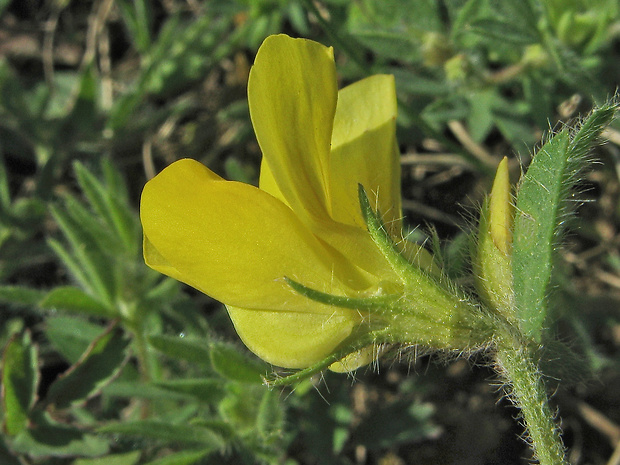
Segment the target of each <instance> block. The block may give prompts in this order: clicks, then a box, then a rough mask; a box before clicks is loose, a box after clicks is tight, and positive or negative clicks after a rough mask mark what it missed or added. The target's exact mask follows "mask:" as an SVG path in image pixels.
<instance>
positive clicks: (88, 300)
mask: <svg viewBox="0 0 620 465" xmlns="http://www.w3.org/2000/svg"><path fill="white" fill-rule="evenodd" d="M39 305H40V306H41V307H42V308H46V309H54V310H67V311H70V312H75V313H79V314H82V315H90V316H100V317H104V318H110V317H114V316H115V315H114V314H113V310H112V309H110V308H108V307H107V306H106V305H104V304H103V303H101V302H100V301H99V300H97V299H95V298H94V297H91V296H90V295H88V294H87V293H86V292H84V291H83V290H81V289H80V288H78V287H73V286H61V287H57V288H55V289H53V290H51V291H50V292H49V293H48V294H47V295H46V296H45V298H44V299H42V300H41V302H40V304H39Z"/></svg>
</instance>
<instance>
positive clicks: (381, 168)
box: [329, 75, 402, 234]
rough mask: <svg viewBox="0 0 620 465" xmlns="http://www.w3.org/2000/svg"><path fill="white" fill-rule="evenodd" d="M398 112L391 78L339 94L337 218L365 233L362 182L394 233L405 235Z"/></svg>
mask: <svg viewBox="0 0 620 465" xmlns="http://www.w3.org/2000/svg"><path fill="white" fill-rule="evenodd" d="M396 112H397V104H396V90H395V87H394V77H393V76H390V75H376V76H371V77H368V78H366V79H363V80H361V81H359V82H356V83H355V84H351V85H350V86H348V87H345V88H344V89H342V90H341V91H340V93H339V94H338V106H337V108H336V115H335V119H334V128H333V134H332V150H331V156H330V164H329V167H330V171H329V202H330V211H331V216H332V218H334V220H336V221H339V222H342V223H346V224H351V225H357V226H359V227H361V228H364V229H365V227H366V226H365V224H364V220H363V218H362V214H361V210H360V206H359V200H358V184H362V185H363V186H364V188H365V189H366V191H367V192H368V193H369V196H371V201H374V203H375V204H374V205H373V207H374V208H375V209H378V210H379V212H380V213H381V215H382V216H383V219H384V222H385V224H386V225H387V226H388V227H389V228H390V230H391V232H392V231H393V232H394V233H396V234H400V226H401V217H402V211H401V200H400V199H401V192H400V162H399V156H398V146H397V143H396ZM371 193H372V195H371Z"/></svg>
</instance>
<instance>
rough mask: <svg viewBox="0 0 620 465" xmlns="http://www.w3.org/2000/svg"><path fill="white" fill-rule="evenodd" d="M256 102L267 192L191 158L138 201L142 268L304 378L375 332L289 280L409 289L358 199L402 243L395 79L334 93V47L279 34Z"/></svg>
mask: <svg viewBox="0 0 620 465" xmlns="http://www.w3.org/2000/svg"><path fill="white" fill-rule="evenodd" d="M248 98H249V107H250V115H251V118H252V123H253V125H254V130H255V132H256V137H257V139H258V142H259V145H260V147H261V150H262V153H263V160H262V166H261V174H260V183H259V186H260V188H256V187H253V186H250V185H247V184H243V183H238V182H231V181H225V180H223V179H222V178H220V177H219V176H217V175H216V174H214V173H213V172H212V171H210V170H209V169H208V168H206V167H205V166H203V165H201V164H200V163H198V162H196V161H193V160H189V159H184V160H180V161H177V162H175V163H173V164H172V165H170V166H169V167H167V168H166V169H165V170H163V171H162V172H161V173H160V174H159V175H158V176H156V177H155V178H154V179H152V180H151V181H149V182H148V183H147V184H146V186H145V188H144V191H143V193H142V200H141V220H142V225H143V228H144V257H145V261H146V263H147V264H148V265H149V266H150V267H152V268H154V269H156V270H158V271H160V272H162V273H164V274H166V275H168V276H171V277H173V278H176V279H178V280H180V281H183V282H185V283H187V284H189V285H190V286H193V287H195V288H196V289H198V290H200V291H202V292H204V293H206V294H208V295H210V296H212V297H213V298H215V299H217V300H219V301H221V302H223V303H224V304H226V307H227V309H228V312H229V314H230V317H231V319H232V321H233V324H234V326H235V328H236V330H237V332H238V334H239V336H240V337H241V339H242V340H243V341H244V343H245V344H246V345H247V346H248V348H249V349H250V350H252V351H253V352H255V353H256V354H257V355H258V356H259V357H261V358H263V359H264V360H266V361H268V362H270V363H273V364H275V365H279V366H284V367H288V368H304V367H308V366H310V365H313V364H315V363H317V362H319V361H321V360H323V359H324V358H325V357H326V356H328V355H329V354H331V353H333V352H334V350H336V349H337V348H338V346H339V345H341V344H342V343H343V341H345V340H346V339H347V338H348V337H349V336H350V335H351V334H352V332H354V331H358V330H359V328H360V327H362V325H367V326H368V328H371V327H372V325H373V321H371V320H369V315H368V313H366V314H364V313H363V312H361V311H358V310H356V309H349V308H342V307H334V306H331V305H327V304H324V303H320V302H317V301H314V300H311V299H309V298H307V297H305V296H303V295H301V294H299V293H296V292H294V291H293V290H292V288H291V286H290V285H289V284H288V283H287V281H286V280H285V278H289V279H291V280H294V281H296V282H298V283H301V284H302V285H304V286H307V287H309V288H312V289H315V290H317V291H319V292H324V293H329V294H332V295H339V296H352V297H360V296H370V295H374V294H377V293H380V292H381V289H391V290H393V289H397V290H398V288H399V286H401V285H402V284H401V282H400V280H399V279H398V278H397V276H396V274H395V273H394V271H393V270H392V268H391V267H390V265H389V264H388V262H387V261H386V260H385V258H384V256H383V255H382V254H381V253H380V251H379V250H378V249H377V247H376V245H375V244H374V243H373V241H372V239H371V237H370V236H369V234H368V231H367V228H366V225H365V223H364V218H363V215H362V213H361V209H360V204H359V200H358V185H359V184H361V185H363V186H364V188H365V189H366V191H367V192H369V193H370V194H371V197H372V198H371V201H372V202H373V208H374V209H375V210H378V211H380V212H381V214H382V219H383V221H384V222H385V224H386V225H387V228H388V229H389V232H390V234H391V235H392V236H393V237H394V238H396V239H398V238H399V235H400V230H401V201H400V166H399V160H398V148H397V144H396V139H395V119H396V96H395V89H394V80H393V77H392V76H387V75H378V76H372V77H369V78H366V79H364V80H362V81H359V82H357V83H355V84H353V85H350V86H348V87H345V88H344V89H342V90H341V91H340V92H338V89H337V81H336V70H335V64H334V59H333V52H332V49H331V48H328V47H325V46H323V45H320V44H318V43H316V42H312V41H309V40H304V39H292V38H290V37H287V36H285V35H277V36H271V37H268V38H267V39H266V40H265V42H264V43H263V44H262V46H261V47H260V49H259V51H258V54H257V56H256V60H255V63H254V66H253V67H252V70H251V72H250V78H249V83H248ZM368 331H370V329H368ZM366 361H367V360H366ZM359 363H363V361H362V362H359ZM359 363H356V365H357V364H359Z"/></svg>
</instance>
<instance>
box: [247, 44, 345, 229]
mask: <svg viewBox="0 0 620 465" xmlns="http://www.w3.org/2000/svg"><path fill="white" fill-rule="evenodd" d="M337 98H338V89H337V82H336V69H335V64H334V58H333V51H332V49H331V48H328V47H325V46H323V45H321V44H319V43H317V42H313V41H310V40H305V39H292V38H290V37H288V36H285V35H275V36H270V37H268V38H267V39H265V41H264V42H263V44H262V45H261V47H260V49H259V50H258V53H257V55H256V59H255V61H254V66H252V69H251V71H250V78H249V82H248V101H249V106H250V116H251V118H252V124H253V125H254V131H255V132H256V138H257V139H258V143H259V145H260V147H261V150H262V152H263V157H264V159H265V160H266V163H267V164H268V165H269V168H270V170H271V173H272V178H273V180H274V181H275V185H277V189H278V192H272V191H271V190H270V189H269V186H268V185H267V186H266V187H265V189H266V190H268V191H270V192H272V193H274V194H276V195H277V194H278V193H279V194H281V195H282V198H283V199H285V201H286V203H287V204H289V205H290V206H291V208H292V209H293V210H294V211H295V212H296V213H297V214H298V215H299V216H300V217H302V218H303V217H304V216H308V215H309V216H315V217H324V216H325V215H326V213H327V211H326V208H327V207H326V205H327V197H326V187H325V183H326V180H325V176H326V173H327V170H328V168H327V163H328V158H329V150H330V142H331V134H332V124H333V120H334V113H335V111H336V100H337ZM272 185H273V184H272ZM261 187H263V180H261Z"/></svg>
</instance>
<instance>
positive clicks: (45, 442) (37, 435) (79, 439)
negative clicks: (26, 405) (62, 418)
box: [11, 412, 109, 458]
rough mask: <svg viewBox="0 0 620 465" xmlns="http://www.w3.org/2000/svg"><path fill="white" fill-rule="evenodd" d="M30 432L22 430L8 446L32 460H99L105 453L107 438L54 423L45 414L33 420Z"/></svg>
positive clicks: (106, 450) (39, 414)
mask: <svg viewBox="0 0 620 465" xmlns="http://www.w3.org/2000/svg"><path fill="white" fill-rule="evenodd" d="M33 422H34V426H33V428H32V429H27V430H24V431H22V432H21V433H20V434H19V435H18V436H17V437H16V438H15V440H14V441H13V442H12V443H11V447H12V449H13V450H15V451H16V452H20V453H23V454H27V455H29V456H30V457H33V458H43V457H49V456H53V457H98V456H101V455H104V454H106V453H107V452H108V449H109V447H108V442H107V440H106V439H104V438H101V437H98V436H96V435H94V434H89V433H86V432H84V431H82V430H79V429H77V428H73V427H71V426H67V425H64V424H61V423H57V422H55V421H53V420H52V419H51V418H50V416H49V415H48V414H47V413H45V412H39V413H37V414H36V415H35V416H34V417H33Z"/></svg>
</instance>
